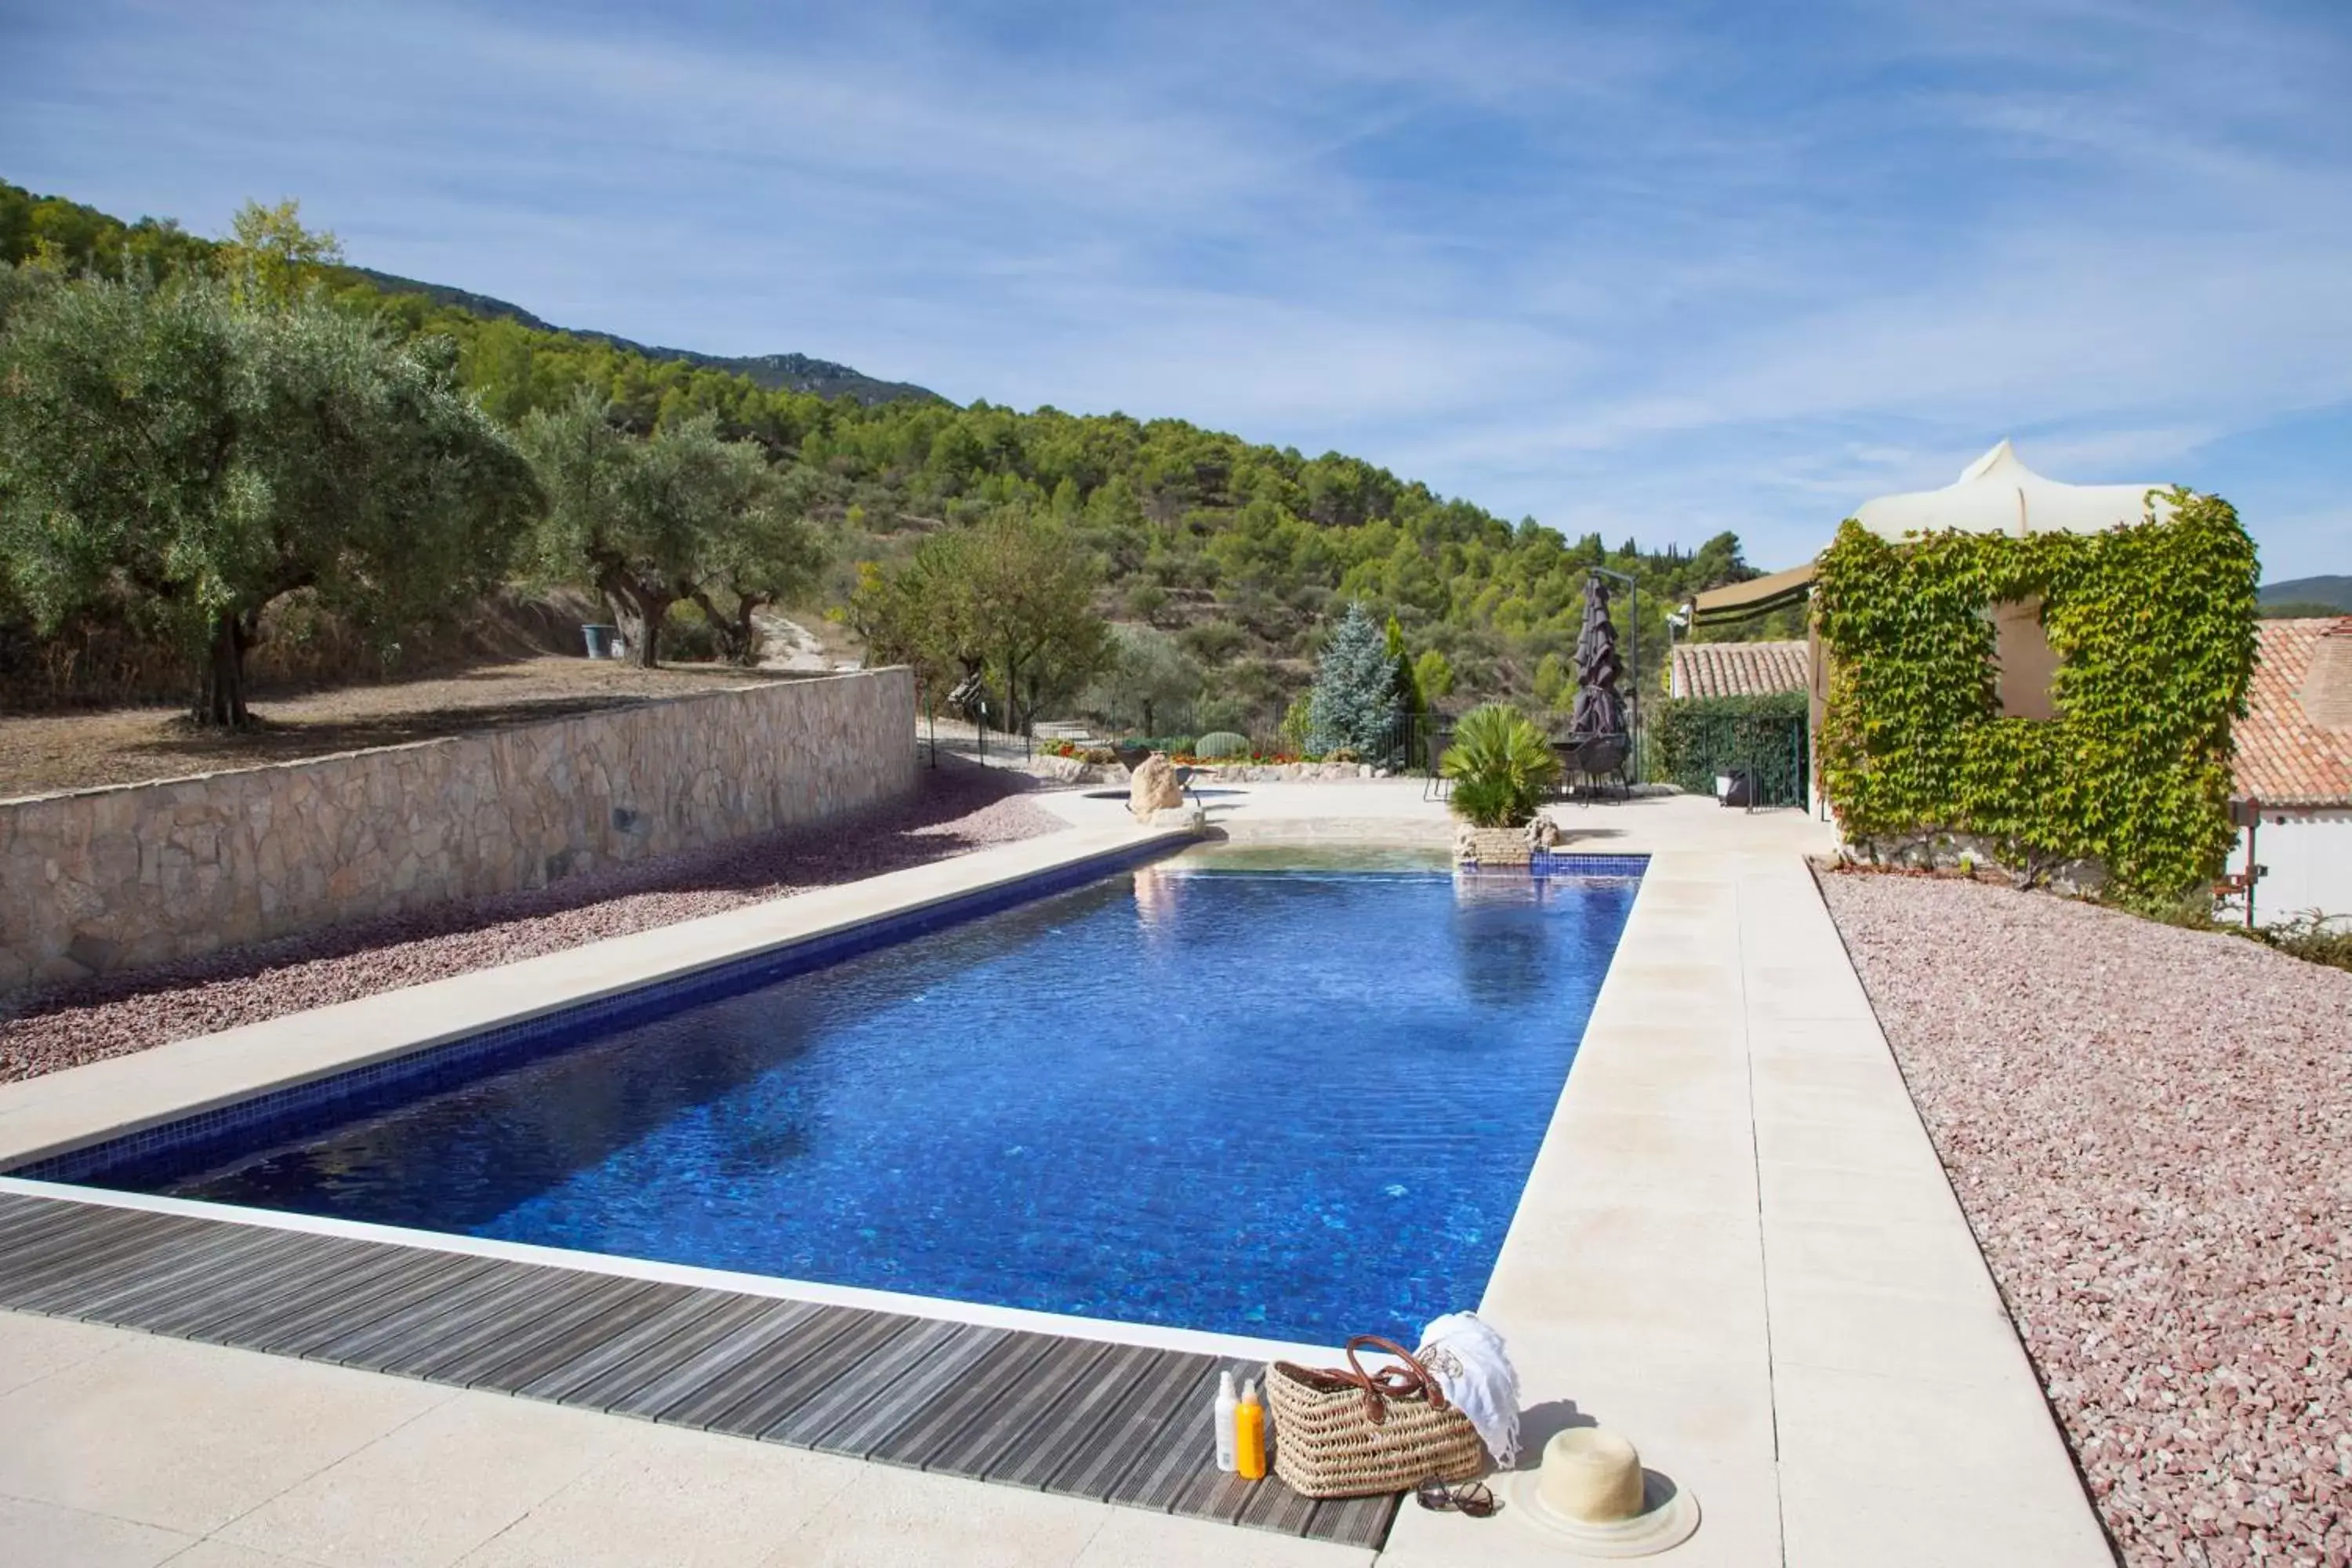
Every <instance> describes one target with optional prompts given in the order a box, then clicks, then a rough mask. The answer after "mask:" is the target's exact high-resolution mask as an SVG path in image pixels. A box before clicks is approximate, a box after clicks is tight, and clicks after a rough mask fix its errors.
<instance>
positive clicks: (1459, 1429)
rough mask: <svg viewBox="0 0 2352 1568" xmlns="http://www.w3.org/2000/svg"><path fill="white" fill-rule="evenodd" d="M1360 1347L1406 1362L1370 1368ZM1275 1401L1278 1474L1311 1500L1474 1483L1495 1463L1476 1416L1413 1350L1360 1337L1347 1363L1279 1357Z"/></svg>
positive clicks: (1270, 1375)
mask: <svg viewBox="0 0 2352 1568" xmlns="http://www.w3.org/2000/svg"><path fill="white" fill-rule="evenodd" d="M1359 1345H1366V1346H1370V1348H1371V1349H1373V1350H1376V1351H1385V1352H1388V1353H1389V1354H1390V1355H1392V1356H1395V1357H1396V1358H1397V1359H1398V1360H1400V1361H1401V1362H1402V1363H1404V1364H1403V1365H1402V1366H1391V1367H1382V1368H1381V1370H1380V1371H1379V1372H1376V1373H1371V1372H1366V1371H1365V1370H1364V1367H1363V1363H1361V1362H1359V1361H1358V1360H1357V1359H1356V1348H1357V1347H1358V1346H1359ZM1265 1392H1266V1398H1267V1401H1268V1403H1270V1404H1271V1405H1273V1407H1274V1473H1275V1474H1276V1475H1277V1476H1280V1477H1281V1478H1282V1479H1284V1480H1285V1481H1286V1482H1287V1483H1289V1486H1290V1489H1291V1490H1292V1491H1295V1492H1297V1494H1298V1495H1299V1496H1301V1497H1311V1498H1330V1497H1371V1496H1374V1495H1376V1494H1378V1493H1381V1492H1397V1491H1405V1490H1409V1489H1412V1488H1413V1487H1417V1486H1419V1485H1420V1484H1421V1483H1422V1482H1423V1481H1425V1480H1428V1479H1430V1478H1431V1477H1436V1478H1437V1479H1440V1480H1445V1481H1466V1480H1468V1479H1471V1478H1472V1477H1473V1476H1475V1475H1477V1474H1478V1473H1479V1472H1480V1471H1482V1470H1484V1469H1485V1468H1486V1445H1485V1444H1484V1443H1482V1442H1480V1441H1479V1439H1478V1429H1477V1428H1476V1427H1475V1426H1472V1425H1470V1418H1469V1417H1468V1416H1467V1415H1463V1414H1462V1412H1461V1411H1459V1410H1457V1409H1455V1408H1454V1406H1453V1405H1450V1404H1448V1403H1447V1402H1446V1398H1445V1390H1444V1388H1442V1387H1441V1386H1439V1384H1438V1381H1437V1379H1436V1378H1435V1377H1434V1376H1433V1375H1432V1373H1430V1370H1429V1369H1428V1368H1427V1367H1425V1366H1423V1364H1422V1363H1421V1362H1420V1361H1419V1360H1418V1359H1417V1358H1416V1357H1414V1355H1413V1354H1412V1352H1410V1351H1408V1350H1406V1349H1405V1348H1404V1347H1403V1346H1402V1345H1400V1344H1398V1343H1396V1342H1394V1341H1392V1340H1384V1339H1381V1338H1379V1337H1377V1336H1376V1335H1372V1334H1358V1335H1357V1336H1356V1337H1355V1338H1354V1339H1351V1340H1349V1342H1348V1364H1347V1366H1346V1368H1345V1369H1341V1368H1339V1367H1331V1368H1328V1369H1317V1368H1314V1367H1304V1366H1296V1365H1293V1364H1292V1363H1289V1362H1286V1361H1278V1362H1276V1363H1274V1365H1273V1366H1272V1367H1270V1368H1268V1369H1267V1372H1266V1379H1265Z"/></svg>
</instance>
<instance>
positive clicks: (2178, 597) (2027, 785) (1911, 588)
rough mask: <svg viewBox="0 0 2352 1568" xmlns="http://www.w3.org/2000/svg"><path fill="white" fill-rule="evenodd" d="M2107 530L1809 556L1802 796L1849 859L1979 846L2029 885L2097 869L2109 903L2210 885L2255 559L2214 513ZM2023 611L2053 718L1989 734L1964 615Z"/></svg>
mask: <svg viewBox="0 0 2352 1568" xmlns="http://www.w3.org/2000/svg"><path fill="white" fill-rule="evenodd" d="M2171 501H2172V505H2173V507H2174V509H2175V510H2174V511H2173V513H2172V515H2171V516H2170V517H2169V518H2168V519H2166V520H2165V521H2153V520H2151V521H2144V522H2142V523H2139V524H2137V525H2136V526H2133V527H2128V528H2118V529H2114V530H2111V531H2107V532H2105V533H2097V534H2077V533H2037V534H2032V535H2030V536H2028V537H2026V538H2023V539H2015V538H2010V537H2008V536H2006V535H2001V534H1983V533H1949V532H1947V533H1937V534H1931V535H1928V536H1927V537H1926V538H1924V539H1921V540H1919V541H1917V542H1912V543H1906V544H1900V545H1897V544H1891V543H1889V542H1886V541H1885V540H1883V539H1880V538H1879V537H1878V536H1877V535H1875V534H1874V533H1872V532H1870V531H1868V530H1867V529H1864V527H1862V526H1861V525H1860V524H1859V523H1856V522H1853V521H1848V522H1847V523H1846V524H1845V525H1844V526H1843V528H1841V529H1839V530H1838V536H1837V540H1836V542H1834V543H1833V544H1832V545H1831V546H1830V548H1829V549H1828V550H1827V551H1826V552H1823V554H1822V559H1821V570H1820V577H1819V580H1818V584H1817V587H1816V590H1815V594H1814V600H1813V616H1814V624H1815V626H1816V627H1817V629H1818V630H1819V632H1820V634H1821V638H1822V644H1823V646H1824V647H1826V648H1827V649H1828V651H1829V654H1830V658H1831V664H1830V672H1831V673H1830V689H1829V700H1828V708H1827V711H1826V713H1825V715H1824V717H1823V720H1822V734H1821V737H1820V749H1821V767H1822V789H1823V792H1824V793H1825V794H1826V795H1828V797H1829V799H1830V801H1831V803H1832V805H1834V806H1835V807H1836V808H1837V811H1838V816H1839V819H1840V821H1841V822H1842V823H1843V826H1844V828H1845V832H1846V836H1847V837H1849V838H1851V839H1853V840H1856V841H1867V840H1871V839H1877V838H1887V837H1902V836H1906V835H1911V834H1918V833H1932V832H1938V831H1948V832H1962V833H1970V834H1975V835H1979V836H1981V837H1987V838H1989V839H1990V840H1991V841H1992V842H1993V844H1994V846H1995V847H1996V849H1997V852H1998V853H1999V854H2000V858H2001V859H2002V861H2003V862H2004V863H2005V864H2007V865H2010V866H2011V867H2013V868H2018V869H2020V870H2021V871H2022V872H2023V873H2024V874H2025V875H2027V876H2028V877H2029V878H2036V877H2039V876H2040V875H2042V874H2043V873H2044V872H2046V870H2047V869H2048V868H2050V867H2052V866H2053V865H2055V864H2058V863H2061V862H2064V861H2070V860H2077V859H2090V860H2095V861H2097V862H2099V863H2100V864H2101V865H2103V866H2105V868H2106V871H2107V874H2108V875H2109V877H2111V878H2112V879H2114V882H2115V884H2116V887H2117V888H2118V889H2120V890H2121V891H2124V892H2126V893H2136V894H2143V895H2146V894H2171V893H2179V892H2182V891H2185V890H2188V889H2192V888H2194V887H2195V886H2197V885H2198V884H2199V883H2200V881H2202V880H2203V879H2208V878H2210V877H2211V876H2212V875H2213V874H2214V873H2216V872H2218V871H2219V870H2220V869H2221V865H2222V862H2223V860H2224V858H2226V856H2227V855H2228V853H2229V849H2230V847H2231V844H2232V843H2233V842H2234V838H2235V834H2234V830H2233V829H2232V828H2231V826H2230V822H2229V811H2228V805H2229V797H2230V760H2231V740H2230V725H2231V721H2232V720H2233V719H2236V718H2239V717H2242V715H2243V714H2244V713H2245V711H2246V687H2247V683H2248V681H2249V679H2251V677H2252V670H2253V663H2254V646H2255V645H2254V637H2255V632H2254V619H2255V616H2254V590H2255V584H2256V581H2257V567H2256V563H2255V559H2254V544H2253V541H2252V539H2250V538H2249V537H2247V534H2246V531H2245V529H2244V527H2243V526H2242V524H2241V523H2240V522H2239V521H2238V514H2237V512H2236V511H2235V510H2232V509H2231V506H2230V504H2229V502H2227V501H2225V500H2221V499H2220V498H2218V497H2215V496H2200V495H2193V494H2191V493H2190V492H2189V491H2187V490H2183V489H2175V490H2173V491H2172V492H2171ZM2033 597H2039V598H2040V599H2041V600H2042V627H2043V630H2044V631H2045V632H2046V633H2047V635H2048V637H2049V639H2050V646H2051V647H2052V648H2053V651H2055V652H2056V654H2057V656H2058V661H2059V662H2058V673H2057V677H2056V679H2055V682H2054V684H2053V692H2052V696H2053V706H2054V708H2055V710H2056V713H2057V717H2056V718H2055V719H2053V720H2048V721H2042V720H2032V719H2010V718H2002V717H2000V710H1999V707H1998V704H1997V701H1996V699H1995V686H1994V679H1995V669H1994V658H1993V649H1994V634H1993V626H1992V621H1991V618H1990V616H1988V615H1986V614H1985V613H1984V612H1985V611H1987V610H1988V609H1990V607H1991V606H1993V605H2000V604H2005V603H2011V602H2015V601H2018V600H2023V599H2028V598H2033Z"/></svg>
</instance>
